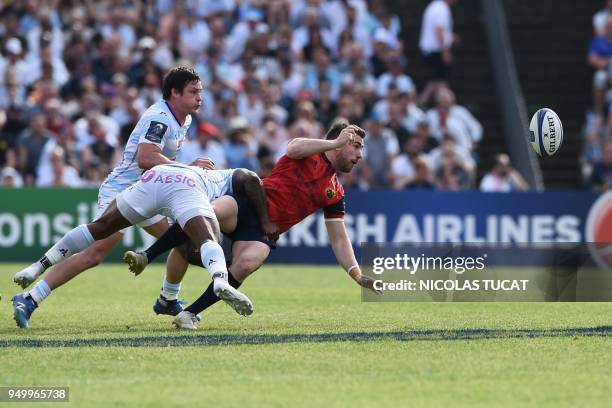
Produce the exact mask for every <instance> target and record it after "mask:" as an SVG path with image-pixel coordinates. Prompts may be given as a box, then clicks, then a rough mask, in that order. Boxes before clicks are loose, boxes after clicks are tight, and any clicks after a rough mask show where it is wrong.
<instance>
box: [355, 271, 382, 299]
mask: <svg viewBox="0 0 612 408" xmlns="http://www.w3.org/2000/svg"><path fill="white" fill-rule="evenodd" d="M353 279H354V280H355V282H357V284H358V285H359V286H361V287H362V288H366V289H370V290H371V291H372V292H374V293H376V294H377V295H380V294H381V293H382V290H379V289H376V288H375V287H374V282H375V281H374V279H372V278H370V277H369V276H366V275H364V274H362V273H360V274H359V275H356V276H354V277H353Z"/></svg>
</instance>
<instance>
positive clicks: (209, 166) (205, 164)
mask: <svg viewBox="0 0 612 408" xmlns="http://www.w3.org/2000/svg"><path fill="white" fill-rule="evenodd" d="M189 165H190V166H198V167H201V168H203V169H204V170H214V169H215V162H214V161H212V160H210V159H209V158H208V157H198V158H197V159H195V160H194V161H192V162H191V163H190V164H189Z"/></svg>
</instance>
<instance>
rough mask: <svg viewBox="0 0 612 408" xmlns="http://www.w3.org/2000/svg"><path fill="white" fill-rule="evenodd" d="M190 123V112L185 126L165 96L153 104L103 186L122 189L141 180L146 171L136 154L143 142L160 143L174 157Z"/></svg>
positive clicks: (162, 148) (141, 118) (140, 121)
mask: <svg viewBox="0 0 612 408" xmlns="http://www.w3.org/2000/svg"><path fill="white" fill-rule="evenodd" d="M190 125H191V116H190V115H187V118H186V119H185V123H184V124H183V125H182V126H181V124H180V123H179V121H178V119H177V118H176V116H174V113H172V111H171V110H170V107H169V106H168V103H167V102H166V101H165V100H160V101H158V102H156V103H155V104H153V105H151V106H150V107H149V108H148V109H147V110H146V111H145V112H144V113H143V114H142V116H141V117H140V120H139V121H138V123H137V124H136V127H134V130H133V131H132V134H131V135H130V137H129V139H128V141H127V143H126V145H125V149H124V151H123V158H122V159H121V163H119V165H118V166H117V167H115V168H114V169H113V171H112V172H111V173H110V174H109V175H108V177H107V178H106V180H104V182H103V183H102V186H100V189H103V188H104V189H110V190H114V191H115V192H120V191H123V190H124V189H126V188H127V187H128V186H130V185H132V184H134V183H136V182H137V181H138V179H139V178H140V175H141V174H142V172H143V169H141V168H140V167H138V160H137V158H136V156H137V153H138V148H139V145H140V144H141V143H147V144H153V145H155V146H158V147H159V148H160V149H161V152H162V154H163V155H164V156H166V157H167V158H168V159H171V160H174V159H175V158H176V154H177V152H178V151H179V150H180V148H181V146H182V145H183V142H184V140H185V136H186V134H187V130H188V129H189V126H190Z"/></svg>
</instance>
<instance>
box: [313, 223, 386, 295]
mask: <svg viewBox="0 0 612 408" xmlns="http://www.w3.org/2000/svg"><path fill="white" fill-rule="evenodd" d="M337 220H338V219H337V218H334V219H332V220H326V221H325V226H326V227H327V235H328V236H329V241H330V242H331V246H332V250H333V251H334V255H336V259H337V260H338V263H339V264H340V266H342V268H344V270H345V271H346V272H348V274H349V276H350V277H351V278H353V280H354V281H355V282H357V284H358V285H360V286H362V287H364V288H367V289H370V290H372V291H374V292H376V293H380V292H379V291H377V290H376V289H374V280H373V279H372V278H370V277H368V276H366V275H364V274H362V273H361V268H360V267H359V264H358V263H357V259H356V258H355V252H354V251H353V246H352V245H351V240H350V239H349V237H348V234H347V232H346V227H345V226H344V221H337Z"/></svg>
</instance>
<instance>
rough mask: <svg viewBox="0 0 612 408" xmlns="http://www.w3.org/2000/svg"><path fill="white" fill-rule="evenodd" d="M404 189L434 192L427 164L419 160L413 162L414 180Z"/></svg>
mask: <svg viewBox="0 0 612 408" xmlns="http://www.w3.org/2000/svg"><path fill="white" fill-rule="evenodd" d="M406 188H407V189H408V190H434V189H435V185H434V183H433V176H432V174H431V171H430V170H429V166H428V165H427V162H426V161H425V160H423V159H421V158H417V159H416V160H415V161H414V178H413V179H412V181H410V182H409V183H408V184H407V185H406Z"/></svg>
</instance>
